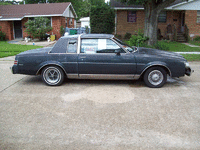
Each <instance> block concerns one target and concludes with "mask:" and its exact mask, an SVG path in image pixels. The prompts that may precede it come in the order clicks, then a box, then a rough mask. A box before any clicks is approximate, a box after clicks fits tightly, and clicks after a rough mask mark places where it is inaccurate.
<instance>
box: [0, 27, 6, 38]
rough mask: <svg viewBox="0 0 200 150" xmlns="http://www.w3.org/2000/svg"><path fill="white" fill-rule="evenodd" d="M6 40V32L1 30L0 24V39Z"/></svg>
mask: <svg viewBox="0 0 200 150" xmlns="http://www.w3.org/2000/svg"><path fill="white" fill-rule="evenodd" d="M5 40H6V34H5V33H4V32H3V31H1V26H0V41H5Z"/></svg>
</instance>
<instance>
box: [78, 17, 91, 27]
mask: <svg viewBox="0 0 200 150" xmlns="http://www.w3.org/2000/svg"><path fill="white" fill-rule="evenodd" d="M80 22H81V27H84V28H85V27H88V28H90V17H84V18H81V19H80Z"/></svg>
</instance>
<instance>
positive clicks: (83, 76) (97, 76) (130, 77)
mask: <svg viewBox="0 0 200 150" xmlns="http://www.w3.org/2000/svg"><path fill="white" fill-rule="evenodd" d="M79 79H109V80H110V79H113V80H135V78H134V75H130V74H125V75H121V74H118V75H116V74H79Z"/></svg>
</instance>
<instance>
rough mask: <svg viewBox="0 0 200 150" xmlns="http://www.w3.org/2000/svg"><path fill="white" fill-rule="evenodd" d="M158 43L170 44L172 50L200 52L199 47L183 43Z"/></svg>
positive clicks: (160, 42) (161, 42)
mask: <svg viewBox="0 0 200 150" xmlns="http://www.w3.org/2000/svg"><path fill="white" fill-rule="evenodd" d="M158 43H159V44H162V45H166V46H168V47H169V51H171V52H200V48H199V47H190V46H187V45H185V44H183V43H178V42H169V41H159V42H158Z"/></svg>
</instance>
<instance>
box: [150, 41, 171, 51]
mask: <svg viewBox="0 0 200 150" xmlns="http://www.w3.org/2000/svg"><path fill="white" fill-rule="evenodd" d="M153 48H155V49H159V50H164V51H169V46H167V45H166V44H165V43H164V42H158V43H157V44H155V45H154V46H153Z"/></svg>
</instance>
